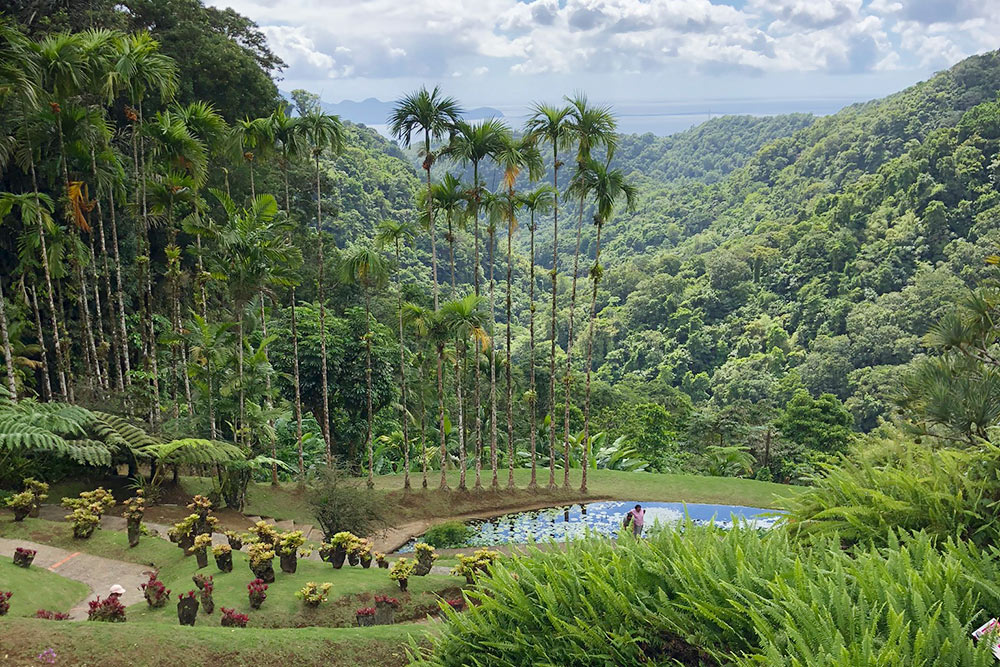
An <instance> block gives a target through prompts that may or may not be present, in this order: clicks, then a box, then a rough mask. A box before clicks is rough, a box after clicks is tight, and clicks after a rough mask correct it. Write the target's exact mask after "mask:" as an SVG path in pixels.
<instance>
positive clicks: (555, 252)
mask: <svg viewBox="0 0 1000 667" xmlns="http://www.w3.org/2000/svg"><path fill="white" fill-rule="evenodd" d="M552 164H553V169H552V187H553V188H554V189H555V192H554V193H553V207H552V322H551V324H550V326H549V338H550V345H551V348H550V350H549V489H554V488H556V300H557V298H556V287H557V279H558V275H559V150H558V145H557V142H556V141H553V142H552Z"/></svg>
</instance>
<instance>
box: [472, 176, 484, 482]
mask: <svg viewBox="0 0 1000 667" xmlns="http://www.w3.org/2000/svg"><path fill="white" fill-rule="evenodd" d="M472 178H473V181H474V182H473V192H474V193H475V194H474V200H473V201H474V206H475V211H474V214H475V217H476V220H475V234H474V236H475V249H474V251H473V252H474V254H475V257H474V258H473V259H474V266H473V271H472V283H473V285H474V286H475V290H476V296H477V297H478V296H479V271H480V269H481V268H482V267H481V263H480V261H479V162H478V161H476V162H473V163H472ZM481 346H482V343H480V341H479V338H478V337H477V338H476V339H475V341H474V342H473V359H474V361H473V364H474V365H475V368H476V372H475V380H474V382H475V385H474V386H473V400H472V403H473V405H474V406H475V408H476V448H475V449H476V486H475V488H476V489H480V490H481V489H482V488H483V411H482V401H481V400H480V396H479V387H480V384H481V383H482V368H481V367H482V363H481V362H482V354H481V350H482V347H481Z"/></svg>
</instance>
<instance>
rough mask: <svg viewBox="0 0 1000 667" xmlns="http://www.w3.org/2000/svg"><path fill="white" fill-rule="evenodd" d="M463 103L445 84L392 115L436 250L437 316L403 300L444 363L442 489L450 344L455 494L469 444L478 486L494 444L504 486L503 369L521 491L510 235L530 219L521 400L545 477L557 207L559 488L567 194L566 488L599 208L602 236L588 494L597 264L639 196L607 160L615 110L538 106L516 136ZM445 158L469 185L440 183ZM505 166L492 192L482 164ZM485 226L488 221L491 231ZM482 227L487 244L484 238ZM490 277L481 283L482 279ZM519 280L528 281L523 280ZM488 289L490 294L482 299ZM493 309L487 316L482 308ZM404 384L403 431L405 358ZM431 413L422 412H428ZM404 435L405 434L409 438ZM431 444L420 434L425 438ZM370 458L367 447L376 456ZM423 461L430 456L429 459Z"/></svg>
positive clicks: (551, 431)
mask: <svg viewBox="0 0 1000 667" xmlns="http://www.w3.org/2000/svg"><path fill="white" fill-rule="evenodd" d="M461 115H462V110H461V108H460V105H459V104H458V103H457V102H456V101H455V100H454V99H452V98H450V97H447V96H444V95H443V94H442V93H441V92H440V90H439V89H438V88H436V87H435V88H434V89H433V90H428V89H426V88H421V89H420V90H418V91H416V92H415V93H413V94H411V95H408V96H406V97H404V98H402V99H400V100H399V101H398V102H397V103H396V105H395V107H394V110H393V113H392V115H391V116H390V118H389V128H390V131H391V132H392V134H393V135H394V136H395V137H396V138H397V139H398V140H399V141H400V142H401V143H403V144H404V145H405V146H407V147H410V146H411V144H413V143H414V141H415V140H417V141H419V145H420V157H421V158H422V166H423V170H424V175H425V183H426V189H425V190H424V191H423V192H421V193H420V195H419V208H420V211H421V217H420V220H419V222H420V226H421V228H422V229H423V230H425V231H426V233H427V235H428V237H429V241H430V248H431V284H432V291H433V294H432V303H433V310H430V311H429V310H427V309H424V308H421V307H420V306H418V305H415V304H404V303H403V301H402V299H401V298H400V299H399V302H398V311H399V332H400V334H399V335H400V341H401V343H403V342H404V340H403V334H404V322H407V321H408V322H410V323H411V324H414V325H415V328H416V330H417V332H418V333H419V334H420V335H427V336H429V337H430V339H431V340H433V341H434V349H435V356H436V367H435V375H436V384H437V400H438V415H437V420H438V424H437V430H438V434H439V438H440V450H441V451H440V460H441V481H440V488H442V489H447V488H448V481H447V476H446V465H445V462H446V461H447V457H448V452H447V440H446V434H447V432H448V431H449V430H450V429H449V427H448V423H447V422H446V413H445V395H444V394H445V389H444V388H445V382H444V366H445V360H446V348H447V347H448V345H449V344H450V345H451V346H452V349H453V350H454V355H453V357H452V358H453V371H454V382H453V383H452V384H453V387H454V391H455V393H456V395H455V401H454V405H455V413H456V416H457V422H458V423H457V434H458V462H457V463H458V468H459V488H460V489H462V490H464V489H466V488H467V482H466V471H467V468H468V463H467V449H468V448H469V447H471V448H472V449H473V458H474V461H475V465H474V471H475V482H474V488H476V489H479V488H482V486H483V480H482V461H483V458H484V456H485V455H486V447H487V444H488V448H489V449H488V452H489V456H488V458H489V461H490V469H491V473H492V479H491V481H490V485H491V487H492V488H494V489H496V488H498V487H499V463H498V458H499V452H498V429H499V428H500V425H499V424H498V415H497V406H498V396H497V367H498V366H502V367H503V369H504V375H505V377H504V381H505V389H506V396H505V401H504V405H505V407H506V444H507V451H506V461H507V487H508V488H513V487H514V467H515V460H516V456H515V451H514V442H515V438H514V418H515V416H514V415H515V410H516V406H515V399H514V393H513V382H512V377H511V367H512V364H511V322H512V319H513V313H512V312H511V311H512V301H511V294H512V283H513V281H514V280H515V276H514V262H513V254H514V253H513V240H514V235H515V231H516V229H517V226H518V222H519V220H521V219H523V218H525V217H527V222H528V224H529V254H530V257H529V260H528V266H529V269H528V273H527V275H526V276H524V278H525V279H526V280H527V283H528V291H529V300H530V304H529V327H528V328H529V357H530V358H529V361H528V367H529V379H528V384H529V387H528V391H527V392H525V395H524V398H525V403H526V405H527V411H528V420H529V422H530V424H529V429H528V431H529V434H530V435H529V438H530V440H529V442H530V445H529V446H530V460H531V478H530V482H529V488H530V489H534V488H537V486H538V481H537V442H536V433H537V423H538V411H537V388H536V383H535V306H534V302H535V229H536V223H537V222H538V221H539V218H540V217H541V216H543V215H544V214H546V213H548V212H549V211H551V212H552V224H553V248H552V252H553V262H552V267H551V269H550V276H551V281H552V295H551V309H552V310H551V318H550V326H549V338H550V353H549V357H550V359H549V361H550V374H549V401H548V403H549V406H550V407H551V409H552V411H553V414H550V415H549V417H548V419H547V423H548V436H549V452H548V467H549V480H548V486H549V488H554V487H556V462H557V459H558V458H559V456H558V450H557V444H556V439H557V430H558V428H557V420H556V415H555V414H554V411H555V406H556V377H557V374H556V368H555V364H556V346H557V341H556V321H557V299H558V294H557V290H558V273H559V263H558V256H559V255H558V249H559V245H558V244H559V236H558V225H559V202H560V196H562V197H563V199H564V200H565V199H569V200H570V201H571V202H572V203H575V204H576V205H577V209H578V210H577V220H576V245H575V252H574V256H573V269H572V274H571V280H572V288H571V297H570V298H571V303H570V308H569V321H568V331H569V339H568V343H567V346H566V366H565V370H564V372H563V378H562V379H563V412H564V415H563V433H562V438H563V443H562V445H563V447H562V450H563V451H562V458H563V462H562V463H563V465H562V467H563V485H564V486H566V487H568V486H569V470H570V446H571V440H572V439H573V437H572V435H571V434H570V424H569V414H570V405H571V399H572V395H571V392H570V388H571V384H572V381H573V377H572V376H573V360H572V356H573V347H574V337H575V331H574V321H573V312H574V310H575V307H576V298H577V279H578V277H579V264H580V247H581V238H582V234H583V224H584V213H585V212H586V211H588V210H591V209H592V210H593V222H594V225H595V226H596V229H597V243H596V246H595V247H596V252H595V256H594V262H593V265H592V267H591V269H590V272H589V277H590V280H591V284H592V293H591V300H590V301H591V303H590V319H589V330H588V338H587V361H586V366H585V367H586V383H585V399H584V407H583V415H584V437H583V447H584V452H583V460H584V464H583V466H582V469H583V476H582V480H581V489H582V490H583V491H586V489H587V472H586V471H587V467H588V465H587V462H588V461H589V459H590V456H591V452H590V437H589V436H590V434H589V427H590V380H591V366H592V359H593V327H594V319H595V315H596V302H597V289H598V283H599V281H600V279H601V275H602V271H603V270H602V268H601V265H600V238H601V237H600V234H601V228H602V226H603V224H604V223H605V222H606V221H607V220H608V219H609V218H610V217H611V215H612V213H613V212H614V210H615V209H616V208H617V207H620V206H625V207H628V208H632V207H633V206H634V205H635V197H636V192H635V189H634V188H633V187H632V186H631V185H630V184H629V183H627V182H626V179H625V177H624V175H623V174H622V173H621V171H619V170H616V169H611V168H610V166H609V164H610V160H611V156H612V155H613V152H614V149H615V146H616V142H617V133H616V123H615V119H614V116H613V114H612V113H611V110H610V109H609V108H608V107H602V106H595V105H592V104H590V103H589V102H588V101H587V99H586V97H585V96H583V95H577V96H576V97H574V98H572V99H567V100H566V105H565V106H550V105H546V104H537V105H535V106H534V108H533V110H532V115H531V117H530V119H529V121H528V123H527V125H526V127H525V128H524V130H523V131H522V132H520V133H516V132H514V131H513V130H512V129H511V128H509V127H508V126H507V125H506V124H504V123H503V122H501V121H499V120H496V119H488V120H483V121H479V122H468V121H465V120H463V119H462V118H461ZM598 151H600V152H602V153H603V158H604V159H603V160H602V159H597V158H596V157H595V153H597V152H598ZM549 152H550V153H551V162H550V165H549V167H550V170H551V173H552V184H551V185H548V184H545V185H540V186H532V185H531V184H533V183H536V182H538V181H539V180H541V178H542V177H543V175H544V170H545V159H544V158H543V153H549ZM565 152H570V153H572V154H573V157H574V168H573V172H572V174H571V175H570V177H569V185H568V187H567V188H566V190H565V192H561V191H560V189H559V170H560V168H561V167H562V166H563V162H562V161H561V160H560V155H562V154H563V153H565ZM439 158H441V159H445V160H448V161H450V162H451V163H452V164H454V165H456V166H461V167H464V168H468V167H470V166H471V168H472V182H471V183H462V182H461V180H460V178H458V177H456V176H455V175H454V174H452V173H450V172H447V173H445V174H444V176H443V177H442V178H440V179H439V180H438V181H437V182H435V181H434V179H433V178H432V168H433V166H434V165H435V163H436V161H437V160H438V159H439ZM487 166H488V167H491V168H493V169H495V170H498V172H499V175H500V178H499V186H498V187H497V189H496V190H493V191H491V190H488V189H487V188H486V187H485V185H484V181H483V178H482V171H483V170H484V169H485V168H486V167H487ZM467 223H471V226H472V234H473V257H472V258H471V259H472V265H473V267H474V268H473V291H472V292H471V293H470V294H467V295H461V294H459V293H458V287H457V283H456V278H455V245H456V236H457V233H458V232H459V231H460V230H462V229H465V228H466V227H467ZM481 223H485V228H484V226H483V225H482V224H481ZM439 227H443V228H444V229H445V230H446V236H445V238H446V239H447V241H448V245H449V249H448V255H449V265H450V275H451V294H450V296H451V300H450V301H448V302H446V303H443V304H441V303H440V298H439V292H440V287H439V284H438V257H437V255H438V247H437V238H436V237H437V233H438V228H439ZM483 231H485V239H484V238H483ZM498 231H501V232H502V231H506V253H505V254H506V258H505V264H506V267H505V268H506V290H505V295H506V317H505V323H506V331H505V345H504V351H505V359H504V360H503V361H501V359H500V358H499V355H498V353H497V348H498V347H499V345H498V344H497V332H496V324H495V323H496V317H495V313H496V264H497V258H496V257H495V254H496V250H497V242H496V241H497V239H496V236H497V232H498ZM412 235H413V230H412V229H410V228H408V227H407V226H401V225H396V224H388V225H386V226H384V227H383V228H381V229H380V231H379V236H378V238H379V240H380V241H382V242H383V243H392V244H395V245H396V248H397V256H398V244H399V242H400V240H401V239H403V238H404V237H409V236H412ZM484 240H485V243H486V255H487V256H486V258H485V264H484V262H483V259H484V258H483V257H482V242H483V241H484ZM483 271H484V272H485V273H484V274H483V275H482V276H481V272H483ZM518 278H520V277H518ZM484 289H485V290H486V291H487V293H488V297H486V296H484V295H483V294H482V293H481V292H482V291H483V290H484ZM484 311H486V312H484ZM470 347H471V348H472V356H473V364H472V367H473V371H474V377H473V378H471V382H470V380H469V378H468V377H467V368H468V353H469V348H470ZM484 356H485V361H486V366H487V368H488V369H489V388H488V394H487V400H486V401H485V404H484V402H483V401H482V400H481V392H482V389H481V385H482V384H483V379H482V377H481V373H482V364H481V363H480V360H481V359H482V358H483V357H484ZM400 381H401V394H402V401H401V408H400V409H401V410H402V411H403V414H402V415H401V420H402V422H403V424H404V425H405V424H406V410H407V402H406V367H405V355H404V354H403V353H402V352H401V356H400ZM469 384H471V391H472V394H473V397H472V401H471V408H469V407H467V401H466V398H467V394H466V395H463V392H467V391H468V389H469V387H468V385H469ZM470 409H471V412H472V413H473V414H472V415H470V416H471V419H472V422H473V424H472V427H471V429H470V430H469V437H470V438H473V439H474V443H466V441H465V437H466V425H467V418H468V417H467V415H466V411H467V410H470ZM422 414H423V411H422V410H421V415H422ZM406 438H407V435H406V433H405V432H404V434H403V439H404V442H406V441H407V440H406ZM421 443H422V446H423V437H421ZM369 451H370V449H369ZM424 460H425V461H426V456H424ZM405 471H406V472H405V476H404V487H405V488H409V486H410V481H409V466H408V465H406V466H405ZM422 483H423V486H424V487H426V486H427V471H426V465H425V466H424V467H423V481H422Z"/></svg>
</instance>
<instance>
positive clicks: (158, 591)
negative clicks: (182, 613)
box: [139, 570, 170, 608]
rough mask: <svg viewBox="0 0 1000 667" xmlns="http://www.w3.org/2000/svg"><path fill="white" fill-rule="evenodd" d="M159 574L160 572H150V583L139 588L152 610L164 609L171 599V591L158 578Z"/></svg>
mask: <svg viewBox="0 0 1000 667" xmlns="http://www.w3.org/2000/svg"><path fill="white" fill-rule="evenodd" d="M158 574H159V571H158V570H157V571H153V572H150V573H149V581H147V582H146V583H144V584H142V585H141V586H139V588H140V589H142V595H143V597H144V598H146V604H148V605H149V606H150V607H152V608H156V607H162V606H163V605H165V604H167V600H169V599H170V589H169V588H167V587H166V586H164V585H163V582H162V581H160V580H159V579H157V578H156V577H157V575H158Z"/></svg>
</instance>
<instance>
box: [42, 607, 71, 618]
mask: <svg viewBox="0 0 1000 667" xmlns="http://www.w3.org/2000/svg"><path fill="white" fill-rule="evenodd" d="M35 618H42V619H45V620H47V621H65V620H68V619H69V614H63V613H62V612H58V611H48V610H47V609H39V610H38V611H36V612H35Z"/></svg>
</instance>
